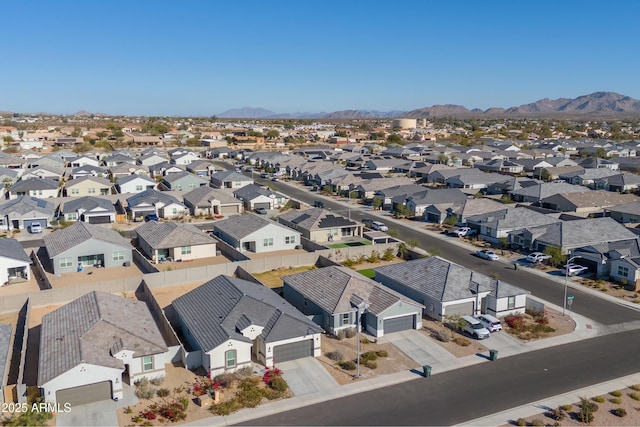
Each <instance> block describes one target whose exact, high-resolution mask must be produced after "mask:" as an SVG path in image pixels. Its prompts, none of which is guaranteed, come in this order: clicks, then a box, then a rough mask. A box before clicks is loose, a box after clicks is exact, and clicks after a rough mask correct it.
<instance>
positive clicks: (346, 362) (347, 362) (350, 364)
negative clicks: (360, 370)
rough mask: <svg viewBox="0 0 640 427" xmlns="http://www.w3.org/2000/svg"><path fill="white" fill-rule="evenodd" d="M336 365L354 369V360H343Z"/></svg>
mask: <svg viewBox="0 0 640 427" xmlns="http://www.w3.org/2000/svg"><path fill="white" fill-rule="evenodd" d="M338 366H340V367H341V368H342V369H344V370H347V371H353V370H354V369H356V362H354V361H353V360H343V361H342V362H338Z"/></svg>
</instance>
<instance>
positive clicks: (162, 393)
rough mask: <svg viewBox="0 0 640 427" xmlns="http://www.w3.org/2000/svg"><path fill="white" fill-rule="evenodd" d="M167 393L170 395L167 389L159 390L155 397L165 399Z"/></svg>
mask: <svg viewBox="0 0 640 427" xmlns="http://www.w3.org/2000/svg"><path fill="white" fill-rule="evenodd" d="M169 393H171V392H170V391H169V389H168V388H161V389H159V390H158V391H156V396H158V397H167V396H169Z"/></svg>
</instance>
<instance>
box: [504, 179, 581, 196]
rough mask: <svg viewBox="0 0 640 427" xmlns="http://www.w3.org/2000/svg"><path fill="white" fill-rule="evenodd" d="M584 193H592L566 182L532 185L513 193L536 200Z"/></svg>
mask: <svg viewBox="0 0 640 427" xmlns="http://www.w3.org/2000/svg"><path fill="white" fill-rule="evenodd" d="M576 191H577V192H584V191H591V190H589V189H588V188H587V187H582V186H580V185H572V184H568V183H566V182H545V183H542V184H539V185H532V186H529V187H525V188H520V189H518V190H514V191H512V192H511V194H512V195H519V196H524V197H531V198H534V199H536V200H540V199H544V198H545V197H549V196H552V195H554V194H558V193H571V192H576Z"/></svg>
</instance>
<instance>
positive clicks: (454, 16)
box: [0, 0, 640, 117]
mask: <svg viewBox="0 0 640 427" xmlns="http://www.w3.org/2000/svg"><path fill="white" fill-rule="evenodd" d="M637 12H640V2H637V1H634V0H619V1H617V2H615V3H611V4H609V3H604V2H602V1H595V0H580V1H578V0H566V1H562V2H558V1H555V0H537V1H535V2H534V1H521V2H513V1H508V0H496V1H494V2H490V3H486V2H468V1H466V2H465V1H460V0H452V1H450V2H425V1H422V0H404V1H400V2H396V3H394V4H385V3H380V4H375V3H374V4H372V3H370V2H365V1H364V0H353V1H350V2H341V1H338V0H325V1H323V2H317V1H315V2H314V1H311V2H296V3H292V2H287V1H278V2H264V1H259V0H246V1H244V2H241V3H234V2H202V1H194V0H186V1H185V2H180V3H177V2H173V1H168V0H155V1H151V0H139V1H136V2H127V1H124V0H113V1H111V2H85V1H80V0H66V1H64V2H37V1H28V0H27V1H25V2H10V3H7V4H5V5H3V16H6V17H9V19H5V20H4V22H3V25H2V26H1V27H0V36H4V39H5V40H7V43H5V44H4V45H3V47H4V50H3V59H4V64H3V65H4V67H3V78H2V79H0V104H1V105H0V110H6V111H11V112H18V113H24V114H29V113H31V114H33V113H38V112H46V113H49V114H61V115H62V114H64V115H70V114H74V113H76V112H78V111H81V110H84V111H88V112H92V113H103V114H108V115H129V116H143V115H144V116H204V117H210V116H214V115H219V114H221V113H224V112H225V111H228V110H230V109H239V108H243V106H253V107H252V108H264V109H266V110H270V111H273V112H275V113H276V114H287V113H289V114H293V113H299V112H308V113H314V114H316V113H320V112H335V111H344V110H378V111H393V110H399V111H411V110H414V109H420V108H424V107H429V106H432V105H444V104H452V105H463V106H465V107H466V108H468V109H475V108H479V109H481V110H486V109H488V108H493V107H498V108H508V107H513V106H519V105H522V104H527V103H531V102H535V101H537V100H539V99H543V98H550V99H558V98H575V97H578V96H581V95H586V94H589V93H593V92H595V91H599V90H606V91H610V92H617V93H620V94H624V95H627V96H630V97H632V98H635V99H638V98H640V80H639V79H637V77H636V75H637V70H638V68H640V67H639V65H640V58H638V56H637V55H633V54H632V53H633V52H634V51H635V50H636V46H635V40H637V34H635V32H636V30H635V29H636V22H635V19H636V18H635V17H636V16H637V15H638V13H637ZM18 17H19V18H20V19H15V18H18ZM601 28H606V29H607V31H600V30H597V31H596V29H601Z"/></svg>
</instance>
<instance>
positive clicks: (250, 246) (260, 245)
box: [213, 214, 301, 253]
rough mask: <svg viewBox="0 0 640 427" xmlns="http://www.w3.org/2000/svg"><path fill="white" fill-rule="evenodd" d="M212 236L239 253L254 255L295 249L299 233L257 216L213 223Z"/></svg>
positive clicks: (298, 243) (237, 217)
mask: <svg viewBox="0 0 640 427" xmlns="http://www.w3.org/2000/svg"><path fill="white" fill-rule="evenodd" d="M213 235H214V236H216V237H217V238H218V239H220V240H222V241H224V242H226V243H227V244H229V245H231V246H232V247H234V248H235V249H237V250H239V251H242V252H244V251H250V252H255V253H260V252H273V251H281V250H286V249H295V248H296V246H298V245H300V236H301V233H300V232H299V231H295V230H292V229H291V228H289V227H285V226H284V225H280V224H278V223H277V222H274V221H271V220H269V219H264V218H262V217H260V216H258V215H254V214H245V215H234V216H232V217H229V218H227V219H223V220H220V221H216V222H214V223H213Z"/></svg>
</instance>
